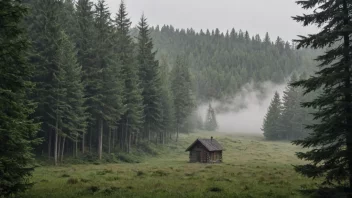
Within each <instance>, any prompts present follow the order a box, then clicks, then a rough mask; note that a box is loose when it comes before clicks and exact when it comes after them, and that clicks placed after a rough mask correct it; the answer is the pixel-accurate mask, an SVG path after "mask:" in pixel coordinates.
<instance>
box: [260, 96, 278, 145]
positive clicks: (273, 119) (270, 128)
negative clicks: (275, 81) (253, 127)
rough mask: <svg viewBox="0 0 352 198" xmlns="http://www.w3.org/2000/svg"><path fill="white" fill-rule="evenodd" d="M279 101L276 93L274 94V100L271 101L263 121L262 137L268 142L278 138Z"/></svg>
mask: <svg viewBox="0 0 352 198" xmlns="http://www.w3.org/2000/svg"><path fill="white" fill-rule="evenodd" d="M281 109H282V107H281V101H280V95H279V93H278V92H275V95H274V98H273V99H272V100H271V103H270V106H269V108H268V112H267V113H266V115H265V117H264V121H263V126H262V131H263V132H264V137H265V138H266V139H269V140H277V139H279V138H280V128H279V127H280V125H279V123H280V116H281Z"/></svg>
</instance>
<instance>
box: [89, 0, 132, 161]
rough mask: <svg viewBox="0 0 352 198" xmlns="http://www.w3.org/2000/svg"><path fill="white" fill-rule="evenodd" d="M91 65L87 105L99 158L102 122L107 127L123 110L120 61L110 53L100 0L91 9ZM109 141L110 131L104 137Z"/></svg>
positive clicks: (110, 37) (104, 9)
mask: <svg viewBox="0 0 352 198" xmlns="http://www.w3.org/2000/svg"><path fill="white" fill-rule="evenodd" d="M94 24H95V29H96V34H95V36H96V37H95V49H94V50H95V52H94V53H95V55H96V56H95V60H94V61H95V68H94V70H93V71H92V73H91V76H90V79H91V80H92V83H91V84H92V87H91V88H90V89H91V90H90V91H89V94H90V95H89V99H90V100H91V105H89V108H90V109H91V111H92V113H91V114H92V115H93V116H94V118H95V121H96V123H97V129H98V154H99V159H102V153H103V135H104V134H103V133H104V126H106V127H107V130H108V131H110V130H111V127H112V126H114V125H116V124H117V121H118V120H120V117H121V115H122V114H123V113H124V112H125V107H124V104H123V103H122V102H123V99H124V98H123V95H122V94H123V90H124V89H123V81H122V76H121V69H122V66H121V61H120V60H119V59H118V58H119V57H118V56H117V55H116V54H114V53H115V52H114V48H115V46H114V45H113V44H112V41H114V34H113V26H112V21H111V19H110V13H109V11H108V7H107V6H106V4H105V1H104V0H101V1H99V2H98V4H97V5H96V9H95V23H94ZM108 141H109V142H110V135H109V137H108Z"/></svg>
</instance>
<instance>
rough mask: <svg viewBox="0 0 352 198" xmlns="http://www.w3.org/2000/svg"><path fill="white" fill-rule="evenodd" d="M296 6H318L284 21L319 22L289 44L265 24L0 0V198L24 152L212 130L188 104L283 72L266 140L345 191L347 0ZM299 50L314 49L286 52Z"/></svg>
mask: <svg viewBox="0 0 352 198" xmlns="http://www.w3.org/2000/svg"><path fill="white" fill-rule="evenodd" d="M297 4H299V5H301V6H302V8H303V9H311V8H315V7H317V6H319V9H315V10H314V12H313V13H312V14H309V15H303V16H295V17H293V19H294V20H296V21H297V22H302V23H303V24H304V26H306V25H313V24H315V25H317V26H318V27H319V28H321V29H320V30H319V31H320V32H318V33H316V34H310V35H308V36H300V37H299V39H298V40H296V41H295V42H294V43H295V45H293V44H292V43H290V42H287V41H283V40H282V39H281V38H280V37H277V38H276V39H271V38H270V36H269V34H268V33H267V34H266V35H265V37H264V38H263V39H262V38H260V36H259V35H254V36H253V35H252V36H251V35H250V34H249V33H248V31H242V30H239V31H235V29H232V30H230V31H227V32H225V33H223V32H220V31H219V30H218V29H215V30H205V31H204V30H200V31H199V32H196V31H194V30H193V29H177V28H174V27H173V26H170V25H164V26H162V27H159V26H156V27H149V26H148V22H147V18H146V16H144V15H142V16H141V18H140V21H139V23H138V25H137V27H134V28H133V27H131V21H130V19H129V16H128V12H127V8H126V5H125V4H124V2H123V1H122V2H121V3H120V5H119V9H118V12H117V13H116V14H112V13H110V12H109V8H108V6H107V4H106V2H105V1H104V0H99V1H94V2H93V1H90V0H77V1H74V0H23V1H21V0H2V1H0V80H1V83H0V108H1V111H0V141H1V144H0V178H1V179H0V197H8V196H11V195H16V194H17V193H18V192H21V191H24V190H26V189H27V188H29V187H31V185H32V184H31V183H30V181H29V179H28V177H29V176H30V175H31V172H32V171H33V170H34V167H35V163H34V159H35V158H34V154H35V155H37V157H45V158H48V161H49V162H50V163H52V164H54V165H58V164H60V163H61V162H63V161H64V157H68V156H69V155H70V156H73V157H74V158H81V159H87V158H90V159H92V158H94V160H100V161H102V160H106V159H109V158H110V157H112V158H113V157H115V154H114V153H124V154H126V155H128V154H130V153H133V152H136V150H135V149H138V148H141V149H140V150H143V149H145V148H147V147H146V146H145V145H147V144H151V143H153V144H165V143H170V142H171V140H172V141H173V142H177V141H178V139H179V133H188V132H190V131H191V130H192V129H194V128H203V129H206V130H209V131H214V130H216V128H217V127H218V124H217V120H216V110H215V109H213V107H212V106H211V105H209V108H208V111H207V115H206V118H205V120H204V123H203V120H200V118H199V115H197V114H196V113H195V112H196V110H197V105H199V104H204V103H206V104H207V103H208V102H210V103H211V101H213V100H218V101H222V102H227V101H229V100H231V99H233V97H234V95H235V94H236V93H238V92H239V91H240V90H241V87H242V86H244V85H245V84H247V83H249V82H252V83H254V84H255V85H260V84H261V83H264V82H266V81H271V82H273V83H276V84H282V83H286V82H287V81H288V79H289V82H288V85H287V87H286V89H285V91H284V92H283V94H282V97H280V95H279V93H278V92H276V93H275V94H274V98H273V99H272V101H271V104H270V106H269V108H268V112H267V114H266V116H265V118H264V121H263V126H262V130H263V132H264V136H265V138H267V139H268V140H293V141H292V143H293V144H295V145H298V146H302V147H303V148H306V149H310V150H305V151H304V152H303V151H302V152H298V153H296V155H297V157H298V158H300V159H303V160H306V161H308V164H303V165H296V166H294V169H295V170H296V171H297V172H298V173H301V174H302V175H305V176H307V177H310V178H317V177H322V176H324V177H325V180H324V183H323V185H328V186H330V187H336V184H338V185H339V186H342V187H343V188H342V191H344V192H345V193H346V194H349V196H348V197H351V192H352V105H351V104H352V91H351V90H352V84H351V82H352V71H351V62H352V61H351V53H350V51H351V42H350V40H351V35H352V30H351V28H350V27H351V23H352V22H351V21H352V20H351V16H350V10H351V7H352V3H351V2H349V1H347V0H340V1H333V0H331V1H316V0H305V1H297ZM310 47H312V48H314V49H317V48H320V49H323V50H324V52H323V53H321V51H319V50H316V51H315V52H313V51H311V50H296V49H295V48H298V49H300V48H310ZM314 55H318V56H317V58H316V59H315V60H316V61H318V62H319V67H318V69H317V70H315V69H313V67H312V65H314V63H313V61H312V60H311V57H312V56H314ZM314 70H315V71H314ZM296 73H297V75H296ZM259 87H260V86H259ZM231 142H232V143H235V141H231ZM239 142H240V141H239ZM236 143H237V142H236ZM275 148H276V147H275ZM140 150H139V151H140ZM137 152H138V151H137ZM275 163H276V162H275ZM233 166H234V165H233ZM256 167H257V168H259V166H256ZM275 170H276V169H275ZM162 173H163V175H166V173H164V172H162ZM192 174H193V173H192ZM159 175H160V174H159ZM280 175H282V174H280ZM263 178H264V177H263ZM43 181H47V180H43ZM221 181H223V180H221ZM228 181H231V180H228ZM77 182H78V180H77ZM77 182H76V183H77ZM160 185H161V184H160ZM301 187H302V185H301ZM129 189H132V188H129ZM213 189H215V188H213ZM216 189H217V190H216V192H219V189H220V188H216ZM246 189H247V190H248V189H249V187H247V186H246ZM339 190H340V191H341V189H339ZM214 192H215V191H214ZM291 193H292V192H291ZM270 195H271V196H272V194H270ZM292 195H293V194H292ZM346 196H347V195H346Z"/></svg>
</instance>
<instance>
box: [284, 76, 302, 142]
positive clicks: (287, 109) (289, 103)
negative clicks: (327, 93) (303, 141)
mask: <svg viewBox="0 0 352 198" xmlns="http://www.w3.org/2000/svg"><path fill="white" fill-rule="evenodd" d="M296 81H297V77H296V75H295V74H293V75H292V77H291V80H290V82H291V83H292V82H296ZM300 102H301V101H300V94H299V93H298V90H297V88H294V87H292V86H291V85H290V84H289V85H288V86H287V87H286V90H285V91H284V95H283V97H282V115H281V118H280V125H281V127H280V137H281V139H286V140H292V139H295V138H296V137H297V133H299V131H297V130H295V129H296V127H297V122H298V120H297V119H300V115H299V114H300V112H299V110H300Z"/></svg>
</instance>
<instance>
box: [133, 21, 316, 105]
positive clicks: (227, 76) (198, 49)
mask: <svg viewBox="0 0 352 198" xmlns="http://www.w3.org/2000/svg"><path fill="white" fill-rule="evenodd" d="M132 34H133V35H136V34H137V30H136V29H132ZM151 37H152V38H153V41H154V45H155V49H156V50H157V52H158V53H157V57H158V58H159V59H161V60H167V62H169V63H171V65H172V63H173V62H174V60H173V59H174V58H175V57H176V56H177V55H183V56H185V58H186V60H187V62H188V64H189V65H190V68H191V71H192V74H193V76H194V86H195V87H194V89H195V90H196V94H197V99H198V100H201V101H207V100H209V99H224V98H226V97H232V96H233V95H234V94H235V93H238V91H240V89H241V87H242V86H243V85H245V84H246V83H249V82H251V81H253V82H255V83H260V82H265V81H271V82H273V83H276V84H281V83H283V82H284V80H285V79H286V78H287V77H288V76H289V75H290V74H291V73H292V72H293V71H302V70H305V71H307V70H309V68H312V65H314V64H313V61H312V57H313V55H312V54H311V53H312V52H311V51H308V50H304V51H302V50H295V49H294V46H292V45H291V43H289V42H285V41H283V40H282V39H281V38H280V37H278V38H270V35H269V34H266V36H265V38H260V36H259V35H255V36H252V35H250V34H249V33H248V32H247V31H246V32H243V31H242V30H239V31H236V30H235V29H232V30H231V31H228V32H226V33H225V34H224V33H221V32H220V31H219V30H218V29H216V30H215V31H214V30H211V31H209V30H207V31H205V32H203V31H200V32H195V31H194V30H193V29H187V30H184V29H181V30H180V29H175V28H174V27H173V26H163V27H161V28H159V26H157V27H155V28H154V27H152V28H151ZM307 52H308V53H307Z"/></svg>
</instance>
